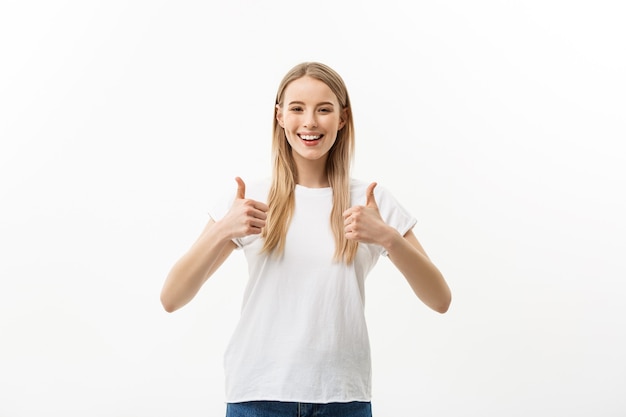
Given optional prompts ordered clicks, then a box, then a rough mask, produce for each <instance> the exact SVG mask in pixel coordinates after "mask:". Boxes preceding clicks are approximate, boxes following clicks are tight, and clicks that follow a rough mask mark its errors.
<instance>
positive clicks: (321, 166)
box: [296, 158, 330, 188]
mask: <svg viewBox="0 0 626 417" xmlns="http://www.w3.org/2000/svg"><path fill="white" fill-rule="evenodd" d="M296 167H297V169H298V182H297V183H298V184H299V185H301V186H303V187H307V188H326V187H328V186H330V183H329V182H328V176H327V175H326V158H323V159H317V160H314V161H311V160H308V159H300V160H298V159H296Z"/></svg>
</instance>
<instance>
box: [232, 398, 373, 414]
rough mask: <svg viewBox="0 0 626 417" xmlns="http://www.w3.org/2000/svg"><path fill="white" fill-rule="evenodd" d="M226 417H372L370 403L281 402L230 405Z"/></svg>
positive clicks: (249, 402)
mask: <svg viewBox="0 0 626 417" xmlns="http://www.w3.org/2000/svg"><path fill="white" fill-rule="evenodd" d="M226 417H372V405H371V403H369V402H360V401H353V402H349V403H329V404H311V403H294V402H281V401H248V402H242V403H228V404H227V405H226Z"/></svg>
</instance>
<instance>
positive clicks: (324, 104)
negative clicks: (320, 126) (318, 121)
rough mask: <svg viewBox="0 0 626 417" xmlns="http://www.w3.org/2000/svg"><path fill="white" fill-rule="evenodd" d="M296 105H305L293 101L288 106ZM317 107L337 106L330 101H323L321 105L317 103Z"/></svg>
mask: <svg viewBox="0 0 626 417" xmlns="http://www.w3.org/2000/svg"><path fill="white" fill-rule="evenodd" d="M294 104H301V105H304V102H302V101H291V102H289V104H288V106H293V105H294ZM316 106H333V107H334V106H335V104H334V103H332V102H330V101H323V102H321V103H317V104H316Z"/></svg>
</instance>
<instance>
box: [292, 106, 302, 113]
mask: <svg viewBox="0 0 626 417" xmlns="http://www.w3.org/2000/svg"><path fill="white" fill-rule="evenodd" d="M289 110H290V111H293V112H301V111H302V107H300V106H293V107H290V108H289Z"/></svg>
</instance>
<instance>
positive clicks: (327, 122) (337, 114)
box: [276, 76, 346, 165]
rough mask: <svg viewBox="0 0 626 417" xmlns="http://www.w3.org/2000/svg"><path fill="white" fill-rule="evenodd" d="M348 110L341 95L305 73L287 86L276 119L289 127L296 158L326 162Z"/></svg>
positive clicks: (285, 126) (286, 134) (288, 138)
mask: <svg viewBox="0 0 626 417" xmlns="http://www.w3.org/2000/svg"><path fill="white" fill-rule="evenodd" d="M345 116H346V112H345V111H344V110H342V108H341V105H340V104H339V100H338V99H337V96H335V94H334V93H333V92H332V90H331V89H330V88H329V87H328V86H327V85H326V84H325V83H324V82H322V81H320V80H317V79H315V78H311V77H309V76H304V77H302V78H298V79H297V80H294V81H292V82H291V83H289V85H287V88H285V92H284V97H283V105H282V107H280V106H278V105H277V106H276V119H277V120H278V123H279V125H280V126H281V127H282V128H283V129H285V136H286V137H287V141H288V142H289V144H290V145H291V148H292V153H293V157H294V159H295V161H296V163H298V164H299V165H300V162H303V161H304V160H308V161H320V162H324V163H325V161H326V158H327V156H328V151H329V150H330V148H332V146H333V144H334V143H335V140H336V139H337V132H338V131H339V130H340V129H341V128H342V127H343V126H344V125H345V123H346V121H345Z"/></svg>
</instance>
